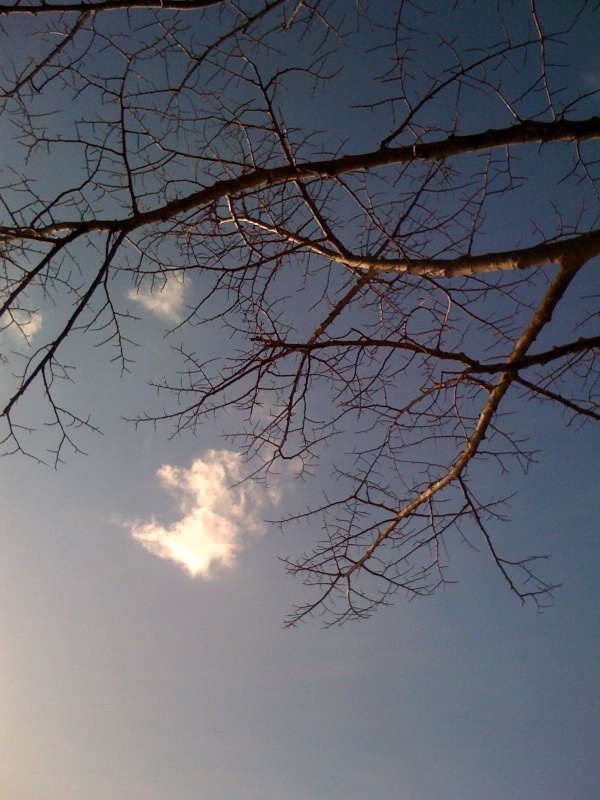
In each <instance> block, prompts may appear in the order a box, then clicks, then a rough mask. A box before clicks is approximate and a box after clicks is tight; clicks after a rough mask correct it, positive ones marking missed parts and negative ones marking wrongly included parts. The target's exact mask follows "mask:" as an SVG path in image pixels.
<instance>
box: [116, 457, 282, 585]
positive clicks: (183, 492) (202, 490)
mask: <svg viewBox="0 0 600 800" xmlns="http://www.w3.org/2000/svg"><path fill="white" fill-rule="evenodd" d="M157 474H158V477H159V479H160V482H161V483H162V484H163V486H164V487H165V488H166V489H168V490H169V491H170V492H171V493H173V494H175V495H176V496H178V497H179V508H180V511H181V514H182V516H181V518H180V519H178V520H177V521H176V522H173V523H172V524H170V525H167V526H163V525H160V524H159V523H157V522H156V521H155V520H154V519H153V520H152V521H151V522H137V523H134V524H133V525H131V526H130V529H131V534H132V536H133V537H134V539H136V540H137V541H138V542H140V544H141V545H143V546H144V547H145V548H146V550H148V551H149V552H150V553H153V554H154V555H156V556H159V557H160V558H167V559H170V560H171V561H175V563H177V564H179V566H181V567H183V568H184V569H185V570H187V572H188V573H189V574H190V575H191V576H192V577H195V576H197V575H201V576H203V577H205V578H209V577H211V570H212V567H213V566H214V565H215V564H220V565H222V566H225V567H231V566H232V565H233V563H234V562H235V559H236V556H237V555H238V553H239V552H240V551H241V550H242V548H243V546H244V544H245V541H246V540H247V538H248V537H253V536H260V535H262V534H263V533H264V532H265V525H264V523H263V521H262V515H261V512H262V510H263V509H264V508H265V506H267V505H269V504H272V503H276V502H277V501H278V495H277V492H276V491H275V490H274V489H267V488H265V487H264V486H261V485H257V484H256V483H253V482H251V481H247V482H244V483H239V482H240V480H241V479H242V477H243V472H242V459H241V456H240V455H239V454H237V453H233V452H231V451H229V450H209V451H208V452H207V454H206V455H205V457H204V458H198V459H196V460H195V461H194V462H193V464H192V466H191V467H190V468H189V469H186V468H184V467H173V466H171V465H169V464H165V466H163V467H161V468H160V469H159V470H158V473H157Z"/></svg>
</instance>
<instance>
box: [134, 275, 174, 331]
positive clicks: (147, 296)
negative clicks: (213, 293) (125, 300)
mask: <svg viewBox="0 0 600 800" xmlns="http://www.w3.org/2000/svg"><path fill="white" fill-rule="evenodd" d="M188 283H189V281H188ZM185 289H186V286H185V284H184V283H183V280H182V279H181V277H180V276H179V275H177V274H175V273H174V274H173V275H170V276H169V277H168V278H166V279H165V280H164V281H163V280H160V281H158V280H157V281H155V282H154V283H152V284H149V285H146V284H144V285H142V286H139V287H138V288H136V289H130V290H129V292H127V297H129V299H130V300H134V301H135V302H136V303H139V304H140V305H141V306H143V307H144V308H145V309H146V310H147V311H150V312H151V313H152V314H155V315H156V316H157V317H160V318H161V319H165V320H168V321H169V322H180V321H181V319H182V317H183V311H184V308H185V298H184V295H185Z"/></svg>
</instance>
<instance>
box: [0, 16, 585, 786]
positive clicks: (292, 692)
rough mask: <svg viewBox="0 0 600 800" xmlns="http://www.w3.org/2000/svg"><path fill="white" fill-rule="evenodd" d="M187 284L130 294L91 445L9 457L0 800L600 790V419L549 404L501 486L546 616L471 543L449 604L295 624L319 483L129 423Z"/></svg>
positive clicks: (85, 389) (92, 368) (454, 561)
mask: <svg viewBox="0 0 600 800" xmlns="http://www.w3.org/2000/svg"><path fill="white" fill-rule="evenodd" d="M491 6H494V7H495V4H494V3H492V4H491ZM593 41H594V37H593V36H592V35H590V38H589V41H586V42H585V43H584V45H582V51H581V52H580V53H579V54H578V58H580V59H581V60H582V62H586V63H588V62H589V64H590V65H592V66H590V67H589V71H588V72H587V73H586V74H587V75H592V74H598V73H594V72H593V68H598V59H597V55H594V52H595V51H594V46H593ZM586 59H587V61H586ZM594 65H595V66H594ZM515 213H518V210H517V211H515ZM192 291H194V284H193V279H192V283H191V284H190V283H188V284H187V285H186V286H185V287H184V286H182V285H181V284H179V283H177V282H172V283H170V284H169V285H168V286H167V287H166V289H165V291H163V292H162V293H161V294H151V293H150V292H148V291H146V290H145V289H142V291H141V293H139V294H138V293H132V294H131V296H130V298H129V299H130V302H131V304H132V307H134V308H135V309H136V310H137V311H138V312H139V313H140V314H142V315H143V316H144V319H143V321H142V323H141V324H140V325H141V327H140V333H138V337H137V338H138V340H140V339H141V340H143V341H144V349H143V351H141V352H140V354H139V359H138V369H137V371H136V372H135V373H134V374H133V375H131V376H126V377H125V378H124V379H120V378H119V374H118V369H117V368H114V369H111V367H110V366H107V364H106V358H105V357H104V355H103V354H102V353H100V352H96V351H94V352H92V353H90V352H89V351H87V350H86V351H85V357H84V363H83V366H82V369H81V370H80V373H79V376H78V382H77V388H76V392H77V399H78V402H79V403H80V404H81V405H83V406H84V407H86V408H88V409H89V410H90V411H92V412H93V413H94V415H95V420H96V422H98V423H99V424H100V425H101V427H102V429H103V431H104V436H89V437H86V438H84V441H83V446H84V449H85V450H86V452H88V453H89V455H88V456H87V457H84V456H72V457H69V459H68V460H67V462H66V463H65V464H64V465H61V466H60V467H59V469H58V470H54V469H52V468H50V467H44V466H41V465H37V464H36V463H34V462H33V461H32V460H30V459H26V458H21V457H11V458H4V459H1V460H0V508H1V512H0V609H1V614H2V615H1V618H0V798H2V800H4V798H6V800H81V799H82V798H85V800H107V799H108V798H110V799H111V800H270V799H271V798H273V800H274V799H275V798H277V800H316V798H319V800H367V799H368V800H391V799H392V798H393V799H394V800H432V798H440V799H441V800H506V799H507V798H510V800H593V799H594V798H597V797H600V766H599V763H598V749H599V745H600V735H599V734H600V679H599V676H600V669H599V668H600V636H599V635H598V634H599V625H598V621H599V620H598V617H599V609H600V602H599V601H600V580H599V578H600V549H599V548H598V541H597V537H598V531H599V530H600V513H599V511H598V467H597V461H598V452H599V448H598V445H599V444H600V441H599V437H598V434H597V432H596V431H594V430H592V429H591V428H590V427H589V426H588V427H585V428H584V429H581V430H577V429H566V428H565V426H564V420H563V418H562V415H561V414H560V412H559V411H554V412H553V411H552V410H551V409H547V408H546V409H545V414H544V415H541V414H539V410H538V409H539V407H538V406H535V409H536V411H535V413H532V415H531V417H530V419H528V420H527V422H526V427H527V429H528V432H529V433H530V434H531V436H532V441H533V443H534V445H535V447H536V448H539V449H540V453H539V456H538V460H537V464H536V465H535V466H534V467H533V468H532V470H531V473H530V475H529V476H528V477H527V480H526V481H523V480H522V476H521V475H520V474H516V473H515V474H513V475H509V476H505V477H504V478H503V479H502V482H501V483H500V482H499V483H498V489H497V490H498V493H502V494H510V493H511V492H512V491H516V490H518V494H517V495H516V496H515V497H514V498H513V500H512V501H511V503H510V509H509V511H510V517H511V522H510V523H506V524H505V525H504V528H503V532H502V536H501V542H502V545H503V546H505V547H506V549H507V551H508V552H514V550H515V549H516V550H518V551H519V552H520V553H521V554H527V553H529V552H533V553H549V554H552V556H553V557H552V560H551V561H550V562H549V563H548V565H547V566H546V567H545V571H544V573H543V574H544V576H545V577H548V578H549V579H550V580H551V581H554V582H556V583H562V586H561V588H560V589H558V590H557V591H556V592H555V595H554V606H553V607H551V608H548V609H546V610H544V612H543V613H536V612H535V610H534V609H533V608H530V607H525V608H521V607H520V606H519V604H518V602H517V601H516V599H515V597H514V596H511V594H510V592H509V591H508V589H507V587H506V585H505V584H504V583H503V581H502V579H501V576H500V575H499V574H498V572H497V570H495V568H494V567H493V565H492V564H491V563H490V560H489V558H488V557H487V555H486V554H485V553H483V552H481V553H480V552H476V551H474V550H472V549H470V548H469V547H467V546H466V545H460V543H457V544H456V546H455V547H454V550H453V552H452V555H451V560H450V568H451V569H450V573H449V575H448V577H449V578H450V579H452V580H456V581H457V583H456V584H454V585H449V586H447V587H445V588H444V589H443V590H442V591H440V592H438V593H437V594H436V595H434V596H432V597H429V598H426V599H421V600H418V601H415V602H411V603H406V602H404V601H403V599H402V598H401V597H399V598H398V600H397V603H396V605H395V606H394V607H391V608H387V609H381V610H380V611H379V612H378V613H377V614H376V615H375V616H374V617H373V618H372V619H371V620H369V621H367V622H363V623H360V624H356V623H355V624H348V625H346V626H343V627H341V628H333V629H330V630H322V629H321V628H320V627H319V622H318V619H317V620H314V621H311V622H309V623H308V624H303V625H300V626H299V627H297V628H296V629H293V630H286V629H284V628H283V627H282V619H283V617H284V616H285V615H286V613H288V612H289V611H290V610H291V608H292V606H293V605H294V603H296V602H302V601H303V600H305V599H306V590H305V589H304V588H303V587H302V586H301V585H300V584H299V583H298V582H295V581H294V580H293V579H292V578H290V577H287V576H286V575H285V572H284V569H283V566H282V564H281V562H280V560H279V559H280V558H281V557H284V556H286V555H288V554H289V553H290V552H291V551H296V550H299V549H302V544H298V543H297V542H294V541H290V540H289V539H286V537H285V536H284V535H282V534H281V532H280V531H279V530H278V528H276V527H275V526H274V525H270V524H268V523H266V522H265V521H264V520H266V519H271V518H273V517H276V516H277V513H278V511H279V512H281V510H282V509H283V510H284V511H288V510H289V509H291V508H300V507H302V506H303V504H305V503H306V502H310V499H311V495H310V493H309V489H308V488H307V487H305V486H304V485H303V484H301V483H300V482H299V481H297V480H294V474H293V469H290V472H289V473H284V474H282V475H281V477H280V480H279V481H278V482H277V483H275V484H274V485H273V486H272V488H271V490H270V491H268V492H267V491H265V490H264V489H263V488H261V487H255V486H252V485H248V484H242V486H241V487H238V488H235V489H233V490H230V491H228V490H227V486H229V485H230V484H231V483H235V482H236V481H237V480H239V478H240V477H241V475H243V464H242V463H241V460H240V458H239V455H238V454H237V453H236V452H235V451H233V449H232V446H231V444H230V443H228V442H227V441H225V440H224V439H223V438H222V436H221V433H222V425H221V426H219V425H217V424H215V425H214V426H211V425H206V426H205V427H204V428H203V430H202V432H201V434H200V435H199V436H198V437H196V438H193V437H191V436H188V437H180V438H169V436H168V433H169V432H168V431H167V430H165V429H159V430H158V431H154V430H153V429H152V428H151V427H150V426H148V427H143V426H142V427H141V428H139V429H138V430H134V429H133V427H132V426H128V425H126V424H125V423H123V422H122V421H121V420H120V419H119V415H122V416H124V417H127V416H130V415H133V414H135V412H136V411H139V410H140V408H143V407H144V402H145V400H144V398H145V397H146V396H147V395H146V392H147V387H146V379H147V378H148V377H149V375H150V374H151V373H154V374H156V372H159V373H160V370H161V369H163V368H164V369H167V364H168V363H169V359H170V357H171V356H170V351H169V349H168V343H165V341H164V340H163V337H162V333H163V329H164V325H165V324H166V325H169V324H173V323H175V322H177V321H178V319H179V318H180V317H181V315H182V313H183V307H184V304H185V302H186V297H187V296H188V295H186V292H192ZM44 323H46V324H47V320H44ZM41 324H42V320H41V319H39V320H36V319H34V321H33V322H32V327H31V328H30V330H29V333H30V334H31V335H32V336H33V335H34V334H35V333H36V332H37V331H36V326H38V327H39V326H41ZM206 346H207V348H209V347H211V346H216V345H215V343H214V342H210V341H207V342H206ZM74 347H75V351H74V352H75V354H76V355H77V352H76V348H77V347H78V345H75V346H74ZM81 353H83V349H82V350H81ZM81 353H79V355H81ZM157 368H158V369H157ZM31 410H32V413H33V414H35V411H36V405H35V401H32V404H31ZM115 411H116V413H115ZM511 548H512V549H511ZM523 549H524V550H525V551H526V552H525V553H523Z"/></svg>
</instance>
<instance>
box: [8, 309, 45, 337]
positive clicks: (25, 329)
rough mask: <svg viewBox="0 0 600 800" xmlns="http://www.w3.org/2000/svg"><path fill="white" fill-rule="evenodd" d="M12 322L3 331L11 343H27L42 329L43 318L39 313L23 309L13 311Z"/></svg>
mask: <svg viewBox="0 0 600 800" xmlns="http://www.w3.org/2000/svg"><path fill="white" fill-rule="evenodd" d="M11 314H12V321H11V322H10V324H9V325H8V326H7V327H6V328H5V329H4V330H5V332H6V333H7V334H8V335H9V336H10V337H11V339H12V340H13V342H16V343H23V341H25V342H27V343H29V342H30V340H31V339H32V338H33V337H34V336H35V335H36V333H38V332H39V331H40V329H41V327H42V323H43V318H42V314H41V312H40V311H27V310H25V309H13V311H12V312H11Z"/></svg>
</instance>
